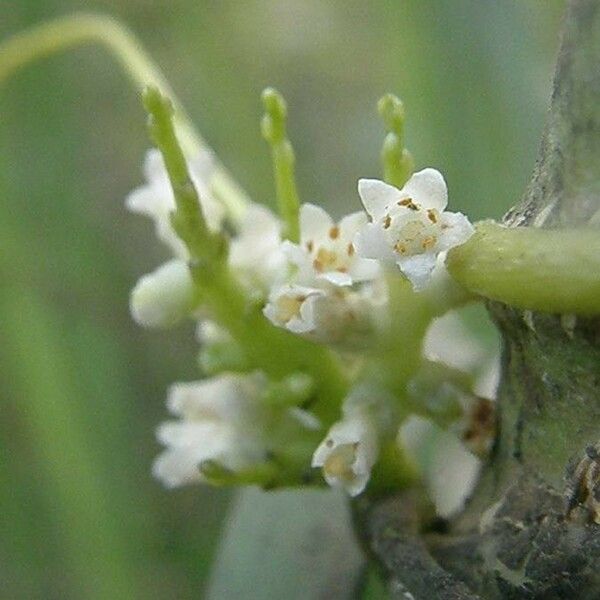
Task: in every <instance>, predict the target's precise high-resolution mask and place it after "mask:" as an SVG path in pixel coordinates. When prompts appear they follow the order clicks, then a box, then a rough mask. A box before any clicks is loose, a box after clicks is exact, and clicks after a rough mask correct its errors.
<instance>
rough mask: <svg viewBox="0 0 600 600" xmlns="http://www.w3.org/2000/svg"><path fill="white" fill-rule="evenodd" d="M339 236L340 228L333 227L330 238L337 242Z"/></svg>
mask: <svg viewBox="0 0 600 600" xmlns="http://www.w3.org/2000/svg"><path fill="white" fill-rule="evenodd" d="M339 235H340V228H339V227H338V226H337V225H335V226H334V227H332V228H331V229H330V230H329V237H330V238H331V239H332V240H335V239H337V238H338V236H339Z"/></svg>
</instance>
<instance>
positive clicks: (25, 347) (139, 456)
mask: <svg viewBox="0 0 600 600" xmlns="http://www.w3.org/2000/svg"><path fill="white" fill-rule="evenodd" d="M82 9H85V10H90V9H93V10H100V11H104V12H107V13H109V14H112V15H114V16H116V17H119V18H121V19H122V20H123V21H124V22H125V23H126V24H127V25H129V26H130V27H131V28H132V29H133V30H134V31H135V32H137V33H138V34H139V36H140V37H141V39H142V40H143V41H144V43H145V44H146V45H147V47H148V48H149V50H150V51H151V53H152V54H153V56H154V57H155V58H156V60H157V61H158V63H159V64H161V65H162V66H163V67H164V68H165V70H166V72H167V73H168V75H169V77H170V78H171V81H172V85H173V87H174V88H175V89H176V90H177V91H178V92H179V93H180V96H181V98H182V99H183V101H184V103H185V105H186V106H187V107H188V109H189V112H190V113H191V115H192V116H193V117H194V119H195V121H196V123H197V124H198V127H199V129H200V131H201V132H202V133H203V135H204V136H205V137H206V138H207V139H208V140H209V141H210V142H211V144H212V145H213V147H214V149H215V150H216V151H217V153H218V154H219V156H220V157H221V159H222V160H223V161H224V162H225V164H226V165H228V166H229V167H230V169H231V170H232V171H233V172H234V173H235V174H236V175H237V176H238V177H239V179H240V180H241V182H242V183H243V184H244V186H245V187H246V188H247V190H248V191H249V192H250V194H251V195H252V197H253V198H254V199H255V200H257V201H261V202H266V203H270V204H271V203H272V198H273V186H272V183H271V167H270V163H269V157H268V151H267V149H266V148H265V144H264V141H263V140H262V138H261V136H260V133H259V126H258V120H259V115H260V111H261V109H260V101H259V94H260V91H261V89H262V88H263V87H265V86H266V85H268V84H274V85H276V86H277V87H278V88H279V89H281V91H282V92H284V94H285V95H286V97H287V100H288V104H289V107H290V134H291V136H292V137H293V139H294V141H295V146H296V149H297V155H298V168H297V170H298V175H299V183H300V190H301V193H302V198H303V200H305V201H313V202H318V203H322V204H325V205H328V206H329V207H330V208H332V209H333V211H334V212H337V214H341V213H342V212H349V211H351V210H357V209H358V208H359V201H358V196H357V194H356V190H355V188H356V180H357V179H358V177H360V176H366V177H371V176H378V175H379V162H378V153H379V147H380V143H381V139H382V128H381V125H380V123H379V122H378V120H377V117H376V112H375V102H376V100H377V98H378V97H379V96H380V95H382V94H383V93H384V92H386V91H388V90H389V91H393V92H395V93H397V94H399V95H400V96H401V97H402V98H403V100H404V102H405V105H406V108H407V111H408V115H409V121H408V130H407V143H408V145H409V147H410V148H411V150H412V151H413V153H414V156H415V158H416V163H417V167H422V166H426V165H432V166H435V167H437V168H439V169H440V170H442V171H443V172H444V173H445V174H446V176H447V179H448V183H449V187H450V194H451V202H452V205H453V207H455V208H456V209H457V210H463V211H466V212H468V213H469V214H470V215H471V216H472V217H473V218H481V217H485V216H492V217H499V216H500V215H501V214H502V212H503V211H504V210H505V209H506V208H508V207H509V206H510V205H511V204H512V203H514V202H515V201H516V200H517V198H518V196H519V194H520V193H521V191H522V189H523V186H524V184H525V183H526V180H527V177H528V175H529V173H530V171H531V168H532V165H533V157H534V154H535V150H536V145H537V140H538V137H539V134H540V130H541V125H542V119H543V114H544V110H545V106H546V104H547V99H548V96H549V90H550V77H551V65H552V63H553V60H554V54H555V49H556V47H557V31H558V23H559V15H560V12H561V10H562V2H559V1H558V0H546V1H544V2H539V1H538V0H520V1H519V2H517V1H507V2H491V1H481V0H453V1H452V2H450V1H448V0H403V1H402V2H400V1H398V0H378V1H375V2H364V1H360V2H359V1H355V0H327V1H322V0H249V1H246V2H239V1H236V0H220V1H219V2H209V1H193V0H170V1H166V0H160V1H159V0H129V1H128V2H122V1H119V0H112V1H108V0H107V1H100V0H98V1H96V2H92V1H88V2H85V1H84V0H45V1H44V2H40V1H39V0H18V1H12V0H4V1H3V2H2V4H1V12H2V19H1V20H0V36H1V37H4V36H6V35H8V34H10V33H11V32H15V31H18V30H21V29H23V28H25V27H27V26H29V25H31V24H35V23H39V22H40V21H42V20H44V19H45V18H49V17H54V16H58V15H61V14H65V13H67V12H71V11H73V10H82ZM0 114H1V118H0V277H1V284H0V384H1V388H0V389H1V392H0V395H1V404H0V436H1V437H0V444H1V448H0V531H1V532H2V535H1V537H0V581H1V582H2V592H1V594H0V595H2V597H7V598H42V597H43V598H86V599H88V598H89V599H93V598H135V597H139V598H148V597H152V598H173V597H178V598H184V597H190V598H191V597H198V596H200V595H201V589H202V586H203V584H204V582H205V581H206V577H207V573H208V569H209V566H210V560H211V557H212V556H213V554H214V549H215V541H216V539H217V535H218V530H219V525H220V523H221V521H222V519H223V517H224V515H225V509H226V506H227V501H228V494H226V493H224V492H219V491H214V490H208V489H203V488H193V489H188V490H182V491H176V492H166V491H164V490H163V489H161V488H160V487H159V486H158V484H157V483H156V482H154V481H152V480H151V478H150V475H149V473H150V464H151V460H152V458H153V456H154V455H155V453H156V452H157V450H158V448H157V446H156V444H155V442H154V435H153V428H154V427H155V425H156V424H157V423H158V422H159V421H160V420H161V419H162V418H163V417H164V414H165V410H164V407H163V398H164V392H165V388H166V386H167V385H168V384H169V383H170V382H172V381H174V380H185V379H191V378H194V377H196V371H195V366H194V365H193V364H191V362H190V359H189V357H190V356H191V355H192V352H193V349H194V341H193V336H192V332H191V331H190V330H189V328H182V329H179V330H176V331H173V332H169V333H165V334H161V335H156V334H155V333H148V334H146V333H145V332H144V331H141V330H140V329H138V328H137V327H135V326H134V324H133V323H132V322H131V320H130V318H129V315H128V310H127V300H128V291H129V288H130V286H131V285H132V284H133V282H134V281H135V280H136V278H137V276H138V275H140V274H141V273H142V272H145V271H147V270H149V269H150V268H152V267H153V266H154V265H156V264H157V262H158V260H159V258H161V256H160V249H158V248H157V247H156V243H155V241H154V236H153V235H152V233H151V227H150V226H149V225H148V223H145V222H143V221H142V220H140V219H136V218H134V217H131V216H129V215H128V214H127V213H126V212H125V211H124V209H123V205H122V199H123V197H124V196H125V194H126V193H127V192H128V191H129V190H130V189H131V188H133V187H134V186H135V185H136V184H137V183H139V182H140V180H141V174H140V166H141V160H142V156H143V152H144V149H145V148H146V147H147V145H148V144H147V141H146V133H145V129H144V126H143V125H144V122H143V120H144V117H143V112H142V109H141V106H140V102H139V98H138V97H137V95H136V94H135V93H134V92H133V91H132V90H131V88H130V87H129V85H128V83H127V82H126V80H125V78H124V77H123V76H122V74H121V73H120V72H119V71H118V69H117V68H116V67H115V65H114V63H112V62H110V60H109V59H108V58H107V55H106V54H105V53H103V52H102V51H100V50H98V49H97V48H85V49H79V50H77V51H74V52H72V53H70V54H68V55H64V56H60V57H54V58H52V59H51V60H48V61H44V62H42V63H38V64H36V65H34V66H31V67H30V68H28V69H27V70H25V71H23V72H22V73H20V74H19V75H18V77H16V78H15V79H13V80H12V81H11V82H10V83H9V85H7V86H6V87H5V88H4V89H2V90H0Z"/></svg>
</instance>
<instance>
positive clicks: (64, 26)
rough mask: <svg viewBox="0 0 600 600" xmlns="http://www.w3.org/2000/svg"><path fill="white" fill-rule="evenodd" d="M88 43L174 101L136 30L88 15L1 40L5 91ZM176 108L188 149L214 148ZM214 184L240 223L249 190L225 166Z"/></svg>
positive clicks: (0, 78) (138, 83)
mask: <svg viewBox="0 0 600 600" xmlns="http://www.w3.org/2000/svg"><path fill="white" fill-rule="evenodd" d="M87 43H97V44H100V45H102V46H104V47H105V48H106V49H107V50H108V51H109V52H110V53H111V54H112V56H113V57H114V58H115V59H116V60H117V62H118V63H119V64H120V65H121V66H122V67H123V69H124V70H125V72H126V74H127V75H128V76H129V78H130V79H131V81H132V82H133V84H134V85H135V86H136V87H137V88H139V89H140V90H141V89H143V88H144V87H145V86H147V85H149V84H152V85H154V86H156V87H158V88H159V89H161V90H162V91H163V93H165V94H166V95H168V96H169V97H170V98H173V99H175V98H176V96H175V94H174V93H173V91H172V89H171V86H170V85H169V83H168V81H167V79H166V77H165V76H164V74H163V72H162V71H161V70H160V68H159V67H158V66H157V65H156V64H155V63H154V62H153V61H152V59H151V58H150V57H149V56H148V54H147V52H146V51H145V50H144V48H143V47H142V45H141V44H140V42H139V41H138V40H137V38H136V37H135V36H134V35H133V34H132V33H131V31H129V30H128V29H127V28H126V27H124V26H123V25H121V24H120V23H118V22H117V21H115V20H114V19H112V18H110V17H106V16H103V15H95V14H86V13H81V14H74V15H70V16H67V17H61V18H58V19H55V20H52V21H48V22H47V23H44V24H42V25H38V26H36V27H32V28H31V29H29V30H27V31H24V32H21V33H18V34H16V35H14V36H12V37H10V38H8V39H7V40H5V41H4V42H2V43H1V44H0V87H1V86H2V85H3V84H4V83H5V82H6V81H7V80H8V79H10V77H12V76H13V75H14V74H15V73H16V72H18V71H19V70H20V69H22V68H23V67H25V66H26V65H28V64H29V63H31V62H33V61H35V60H38V59H41V58H45V57H47V56H50V55H52V54H56V53H58V52H61V51H64V50H69V49H71V48H73V47H77V46H80V45H82V44H87ZM174 105H175V113H176V114H175V120H176V125H177V131H178V134H179V137H180V138H181V140H182V143H183V145H184V147H185V149H186V151H187V152H188V153H190V154H197V153H198V152H199V151H201V150H202V149H209V147H208V145H207V144H206V142H205V141H204V140H203V139H202V137H201V136H200V135H199V134H198V133H197V132H196V131H195V129H194V126H193V125H192V122H191V120H190V119H189V117H188V116H187V114H186V112H185V110H184V109H183V107H182V105H181V103H180V102H179V101H177V100H175V101H174ZM211 184H212V187H213V190H214V194H215V196H216V197H217V198H218V199H219V200H220V201H221V202H222V203H223V204H224V205H225V206H226V208H227V210H228V213H229V215H230V217H231V219H232V220H233V221H235V222H238V221H239V219H241V218H242V216H243V214H244V212H245V209H246V207H247V205H248V203H249V202H250V200H249V199H248V197H247V195H246V194H245V192H244V191H243V190H242V189H241V188H240V186H239V185H238V184H237V183H236V182H235V180H234V179H233V178H232V177H231V175H230V174H229V172H228V171H227V170H226V169H225V168H224V167H223V166H222V165H220V164H216V165H215V172H214V176H213V179H212V182H211Z"/></svg>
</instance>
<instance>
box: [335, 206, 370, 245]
mask: <svg viewBox="0 0 600 600" xmlns="http://www.w3.org/2000/svg"><path fill="white" fill-rule="evenodd" d="M368 221H369V219H368V217H367V215H366V213H364V212H363V211H362V210H361V211H358V212H355V213H352V214H349V215H346V216H345V217H344V218H343V219H342V220H341V221H340V224H339V225H340V235H341V237H342V239H344V240H348V241H352V238H353V237H354V236H355V235H356V232H357V231H358V230H359V229H360V228H361V227H363V226H364V225H366V224H367V223H368Z"/></svg>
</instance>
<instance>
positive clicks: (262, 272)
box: [229, 204, 287, 292]
mask: <svg viewBox="0 0 600 600" xmlns="http://www.w3.org/2000/svg"><path fill="white" fill-rule="evenodd" d="M229 265H230V266H231V268H232V269H233V270H234V272H235V273H236V274H237V276H238V278H239V279H240V281H241V282H242V283H243V284H244V285H245V286H246V287H248V288H251V289H252V288H259V289H260V290H262V291H263V292H264V291H266V290H268V289H269V287H271V286H272V285H273V284H275V283H282V282H283V281H284V279H285V277H286V275H287V259H286V256H285V254H284V253H283V249H282V245H281V222H280V221H279V219H277V217H276V216H275V215H274V214H273V213H272V212H271V211H270V210H269V209H268V208H265V207H264V206H260V205H259V204H253V205H251V206H250V207H249V208H248V210H247V211H246V214H245V216H244V220H243V221H242V224H241V226H240V230H239V233H238V235H237V236H236V237H234V238H233V239H232V240H231V243H230V245H229Z"/></svg>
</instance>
